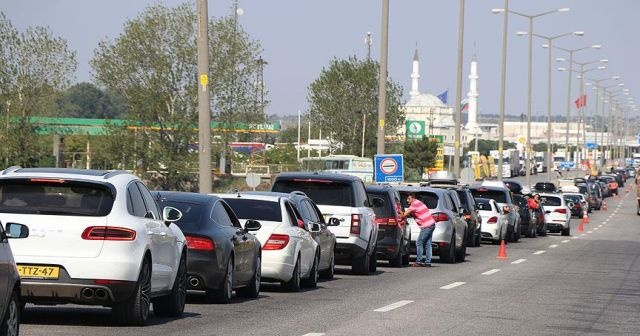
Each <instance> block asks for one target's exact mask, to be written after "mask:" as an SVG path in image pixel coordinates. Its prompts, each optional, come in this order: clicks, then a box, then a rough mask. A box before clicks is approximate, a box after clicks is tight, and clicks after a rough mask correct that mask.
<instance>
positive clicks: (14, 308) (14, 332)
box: [0, 291, 20, 336]
mask: <svg viewBox="0 0 640 336" xmlns="http://www.w3.org/2000/svg"><path fill="white" fill-rule="evenodd" d="M19 332H20V297H19V296H18V293H17V292H16V291H13V292H12V293H11V298H10V299H9V305H7V311H6V312H5V314H4V317H2V321H0V335H2V336H18V334H19Z"/></svg>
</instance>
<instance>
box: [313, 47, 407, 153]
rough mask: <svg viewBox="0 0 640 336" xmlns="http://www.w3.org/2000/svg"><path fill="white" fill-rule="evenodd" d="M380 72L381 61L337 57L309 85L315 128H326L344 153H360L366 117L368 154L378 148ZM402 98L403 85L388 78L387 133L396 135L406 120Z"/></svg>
mask: <svg viewBox="0 0 640 336" xmlns="http://www.w3.org/2000/svg"><path fill="white" fill-rule="evenodd" d="M378 74H379V64H378V63H377V62H375V61H372V60H365V61H361V60H358V59H357V58H356V57H355V56H352V57H349V59H346V60H339V59H333V60H332V61H331V62H330V64H329V67H328V68H326V69H322V71H321V73H320V76H319V77H318V78H317V79H316V80H315V81H314V82H313V83H311V85H310V86H309V93H308V97H307V100H308V101H309V105H310V107H309V115H310V118H311V120H312V121H311V124H312V129H322V130H323V135H325V134H326V136H328V137H330V139H331V140H332V141H333V142H335V143H338V144H341V145H342V150H341V152H342V153H345V154H355V155H360V152H361V146H362V129H363V127H362V124H363V119H366V121H365V127H364V129H365V156H372V155H373V153H375V151H376V137H377V125H378V116H377V113H378ZM401 99H402V87H401V86H400V84H398V83H395V82H393V81H391V80H388V81H387V110H386V118H385V119H386V122H385V129H386V134H387V135H395V134H396V131H397V129H398V128H399V127H400V126H401V125H402V123H403V122H404V113H403V111H402V109H401Z"/></svg>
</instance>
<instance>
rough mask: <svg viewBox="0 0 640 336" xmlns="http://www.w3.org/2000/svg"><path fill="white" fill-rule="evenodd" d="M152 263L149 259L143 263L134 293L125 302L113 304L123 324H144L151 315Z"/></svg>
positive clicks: (115, 314)
mask: <svg viewBox="0 0 640 336" xmlns="http://www.w3.org/2000/svg"><path fill="white" fill-rule="evenodd" d="M150 294H151V265H150V262H149V261H148V260H146V259H145V261H144V262H143V263H142V268H141V269H140V275H139V276H138V282H137V283H136V288H135V291H134V293H133V295H132V296H131V297H130V298H129V299H128V300H125V301H124V302H121V303H118V304H116V305H115V306H113V309H112V312H113V315H114V316H115V318H116V320H117V321H119V322H120V323H121V324H123V325H131V326H143V325H145V324H146V323H147V318H148V317H149V308H150V306H151V300H150V296H149V295H150Z"/></svg>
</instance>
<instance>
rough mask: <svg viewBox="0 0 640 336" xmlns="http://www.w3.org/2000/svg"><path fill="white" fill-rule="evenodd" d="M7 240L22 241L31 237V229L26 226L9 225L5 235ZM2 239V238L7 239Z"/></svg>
mask: <svg viewBox="0 0 640 336" xmlns="http://www.w3.org/2000/svg"><path fill="white" fill-rule="evenodd" d="M4 235H5V237H6V238H11V239H20V238H27V237H29V227H27V226H26V225H24V224H18V223H7V228H6V232H5V233H4ZM5 237H0V238H5Z"/></svg>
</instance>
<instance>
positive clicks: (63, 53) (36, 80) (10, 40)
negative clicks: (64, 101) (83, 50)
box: [0, 13, 77, 166]
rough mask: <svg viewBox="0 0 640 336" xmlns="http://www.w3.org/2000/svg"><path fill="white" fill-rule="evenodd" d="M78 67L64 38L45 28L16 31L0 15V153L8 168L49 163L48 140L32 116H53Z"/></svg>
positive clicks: (0, 14) (2, 15) (4, 17)
mask: <svg viewBox="0 0 640 336" xmlns="http://www.w3.org/2000/svg"><path fill="white" fill-rule="evenodd" d="M76 66H77V63H76V55H75V52H72V51H70V50H69V48H68V46H67V41H66V40H64V39H63V38H60V37H55V36H53V35H52V33H51V31H49V29H47V28H43V27H30V28H27V30H26V31H24V32H18V31H17V30H16V29H15V28H14V27H13V26H12V24H11V22H10V21H9V20H8V19H7V18H6V16H5V15H4V14H3V13H0V101H1V102H2V108H3V109H4V112H5V113H4V117H5V118H6V119H5V127H4V132H3V137H2V139H0V140H1V141H3V146H4V147H5V150H4V151H3V152H2V153H0V155H2V156H3V162H4V163H5V164H9V165H11V164H18V165H22V166H35V165H38V163H39V161H40V160H41V159H45V158H46V159H50V157H51V155H50V153H51V149H50V147H49V144H50V141H49V138H48V137H44V136H40V135H38V133H37V127H35V126H34V125H33V124H32V123H31V119H30V118H31V117H34V116H48V115H52V114H53V113H54V109H53V108H52V106H54V102H55V100H56V99H57V97H58V95H59V93H60V92H61V91H62V90H64V89H65V88H67V87H68V86H69V83H70V82H71V78H72V74H73V72H74V71H75V69H76Z"/></svg>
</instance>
